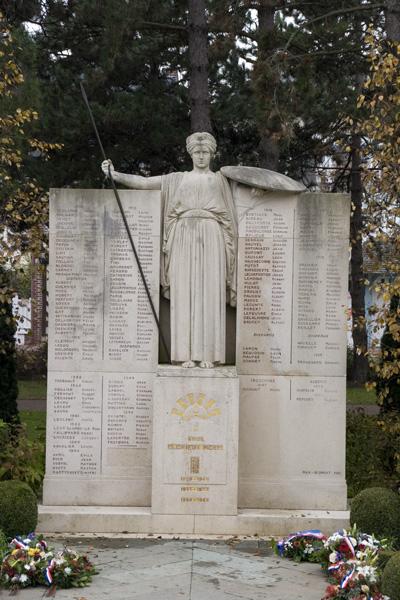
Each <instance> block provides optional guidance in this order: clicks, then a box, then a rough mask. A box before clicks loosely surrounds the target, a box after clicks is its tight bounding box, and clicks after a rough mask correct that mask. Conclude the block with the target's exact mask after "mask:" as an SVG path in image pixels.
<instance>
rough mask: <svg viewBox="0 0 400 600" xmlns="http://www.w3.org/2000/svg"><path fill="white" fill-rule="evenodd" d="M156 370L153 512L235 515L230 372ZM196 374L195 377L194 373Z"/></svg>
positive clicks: (233, 380) (234, 393)
mask: <svg viewBox="0 0 400 600" xmlns="http://www.w3.org/2000/svg"><path fill="white" fill-rule="evenodd" d="M187 372H188V370H186V369H182V368H177V367H175V368H174V367H159V370H158V373H157V377H156V381H155V386H154V418H153V492H152V512H153V513H155V514H177V515H178V514H206V515H207V514H208V515H221V514H222V515H232V514H236V512H237V464H238V407H239V388H238V384H239V382H238V378H237V375H236V372H235V369H232V368H226V367H220V368H215V369H208V370H205V369H204V370H203V369H190V370H189V373H190V375H189V376H187V375H186V374H187ZM197 373H199V376H198V377H196V374H197Z"/></svg>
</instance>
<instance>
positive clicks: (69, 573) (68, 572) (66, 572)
mask: <svg viewBox="0 0 400 600" xmlns="http://www.w3.org/2000/svg"><path fill="white" fill-rule="evenodd" d="M64 573H65V574H66V575H71V573H72V569H71V567H65V569H64Z"/></svg>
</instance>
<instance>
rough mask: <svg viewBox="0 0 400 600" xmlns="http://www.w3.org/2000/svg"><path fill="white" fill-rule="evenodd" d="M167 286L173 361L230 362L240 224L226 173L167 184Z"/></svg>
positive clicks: (174, 178)
mask: <svg viewBox="0 0 400 600" xmlns="http://www.w3.org/2000/svg"><path fill="white" fill-rule="evenodd" d="M162 197H163V212H164V215H163V222H164V226H163V227H164V228H163V255H162V267H161V284H162V288H163V295H164V296H166V297H167V298H170V301H171V360H172V361H176V362H184V361H188V360H193V361H209V362H213V363H214V362H220V363H224V362H225V321H226V302H227V300H228V302H229V303H230V304H232V305H234V304H235V299H236V243H237V224H236V214H235V208H234V204H233V199H232V194H231V190H230V187H229V184H228V182H227V180H226V179H225V177H224V176H223V175H222V174H221V173H211V172H210V173H196V172H194V171H192V172H190V173H171V174H170V175H165V176H164V177H163V179H162Z"/></svg>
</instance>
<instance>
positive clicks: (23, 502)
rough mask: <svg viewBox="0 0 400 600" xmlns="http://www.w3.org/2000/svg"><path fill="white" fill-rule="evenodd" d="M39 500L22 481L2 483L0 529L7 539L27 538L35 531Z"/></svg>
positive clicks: (0, 487)
mask: <svg viewBox="0 0 400 600" xmlns="http://www.w3.org/2000/svg"><path fill="white" fill-rule="evenodd" d="M37 520H38V507H37V498H36V496H35V494H34V493H33V491H32V490H31V488H30V487H29V485H27V484H26V483H23V482H21V481H0V529H2V531H3V532H4V533H5V535H6V536H7V537H15V536H16V535H22V536H25V535H27V534H29V533H31V532H32V531H34V530H35V528H36V525H37Z"/></svg>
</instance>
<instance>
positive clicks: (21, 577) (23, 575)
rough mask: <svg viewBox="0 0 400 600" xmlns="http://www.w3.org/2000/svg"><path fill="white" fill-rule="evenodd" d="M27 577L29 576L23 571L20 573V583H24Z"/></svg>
mask: <svg viewBox="0 0 400 600" xmlns="http://www.w3.org/2000/svg"><path fill="white" fill-rule="evenodd" d="M28 579H29V577H28V575H25V573H22V575H21V576H20V578H19V580H20V582H21V583H25V582H26V581H28Z"/></svg>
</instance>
